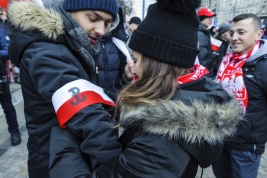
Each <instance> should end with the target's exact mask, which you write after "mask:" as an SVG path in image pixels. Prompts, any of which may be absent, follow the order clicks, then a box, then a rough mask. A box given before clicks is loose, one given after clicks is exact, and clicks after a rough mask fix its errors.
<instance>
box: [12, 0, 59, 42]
mask: <svg viewBox="0 0 267 178" xmlns="http://www.w3.org/2000/svg"><path fill="white" fill-rule="evenodd" d="M8 17H9V21H10V22H11V23H12V24H13V25H14V26H15V27H18V28H19V29H21V30H22V31H27V30H34V29H38V30H40V31H41V32H42V33H43V34H44V36H46V37H47V38H48V39H57V37H58V36H59V35H62V34H64V26H63V21H62V18H61V16H60V15H59V13H58V12H57V11H55V10H53V9H46V8H42V7H40V6H39V5H38V4H36V3H34V2H32V1H30V0H25V2H18V1H14V2H12V3H11V4H10V5H9V8H8ZM44 22H45V23H44Z"/></svg>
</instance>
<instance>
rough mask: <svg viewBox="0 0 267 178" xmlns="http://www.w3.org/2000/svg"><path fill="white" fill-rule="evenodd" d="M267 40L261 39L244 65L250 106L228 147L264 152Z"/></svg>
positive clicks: (266, 130) (266, 123)
mask: <svg viewBox="0 0 267 178" xmlns="http://www.w3.org/2000/svg"><path fill="white" fill-rule="evenodd" d="M266 69H267V41H266V40H261V47H260V49H259V50H258V51H257V52H256V53H255V54H254V55H252V56H250V58H249V59H247V61H246V63H245V64H244V66H243V67H242V70H243V75H244V82H245V87H246V89H247V91H248V106H247V108H246V115H245V119H246V120H244V121H242V122H241V123H240V124H239V126H238V131H237V136H236V138H234V139H233V140H232V141H229V142H228V143H226V144H225V146H226V147H228V148H232V149H236V150H241V151H251V152H254V151H255V153H257V154H262V153H263V152H264V150H265V143H266V141H267V109H266V108H267V77H266V76H267V70H266Z"/></svg>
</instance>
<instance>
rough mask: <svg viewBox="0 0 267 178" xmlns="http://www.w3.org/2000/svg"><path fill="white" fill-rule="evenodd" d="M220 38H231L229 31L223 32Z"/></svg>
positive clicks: (226, 39)
mask: <svg viewBox="0 0 267 178" xmlns="http://www.w3.org/2000/svg"><path fill="white" fill-rule="evenodd" d="M220 38H221V39H222V40H223V41H228V40H229V38H230V34H229V31H227V32H224V33H223V34H221V36H220Z"/></svg>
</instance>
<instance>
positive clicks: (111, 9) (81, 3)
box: [63, 0, 119, 20]
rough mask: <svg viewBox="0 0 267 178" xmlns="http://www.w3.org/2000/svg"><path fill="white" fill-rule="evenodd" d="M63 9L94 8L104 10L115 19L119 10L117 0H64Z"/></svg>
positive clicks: (79, 9)
mask: <svg viewBox="0 0 267 178" xmlns="http://www.w3.org/2000/svg"><path fill="white" fill-rule="evenodd" d="M63 9H65V11H81V10H96V11H104V12H107V13H109V14H111V15H112V16H113V19H114V20H115V19H116V16H117V14H118V10H119V4H118V2H117V0H64V3H63Z"/></svg>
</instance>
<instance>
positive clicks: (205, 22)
mask: <svg viewBox="0 0 267 178" xmlns="http://www.w3.org/2000/svg"><path fill="white" fill-rule="evenodd" d="M197 15H198V17H199V19H200V24H199V28H198V33H197V34H198V42H199V50H200V52H199V53H198V59H199V62H200V64H201V65H203V66H204V67H206V68H207V69H208V70H209V74H207V76H208V77H210V78H212V77H213V62H214V61H213V58H214V54H213V51H212V49H211V40H210V38H211V35H210V32H209V30H208V27H210V26H211V25H212V19H213V17H214V16H216V14H214V13H213V12H211V10H210V9H208V8H204V7H203V8H201V9H199V10H198V12H197Z"/></svg>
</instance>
